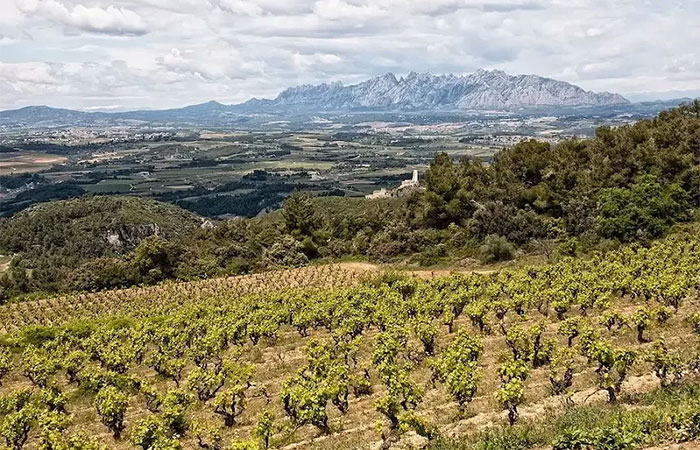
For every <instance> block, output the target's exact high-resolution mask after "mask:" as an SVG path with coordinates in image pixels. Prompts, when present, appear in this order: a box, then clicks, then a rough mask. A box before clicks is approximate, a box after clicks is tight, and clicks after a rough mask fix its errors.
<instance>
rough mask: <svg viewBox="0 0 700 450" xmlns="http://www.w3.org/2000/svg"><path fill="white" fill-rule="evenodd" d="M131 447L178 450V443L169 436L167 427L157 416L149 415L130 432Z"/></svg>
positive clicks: (144, 449) (146, 449) (147, 449)
mask: <svg viewBox="0 0 700 450" xmlns="http://www.w3.org/2000/svg"><path fill="white" fill-rule="evenodd" d="M130 440H131V443H132V444H133V445H136V446H139V447H141V448H142V449H143V450H161V449H162V450H179V449H180V448H181V447H180V443H179V442H178V441H177V440H176V439H173V438H171V437H170V436H169V434H168V427H167V425H166V424H165V423H164V422H163V419H161V418H160V417H158V416H155V415H149V416H147V417H146V418H144V419H141V421H139V422H138V423H137V424H136V426H134V428H133V429H132V430H131V436H130Z"/></svg>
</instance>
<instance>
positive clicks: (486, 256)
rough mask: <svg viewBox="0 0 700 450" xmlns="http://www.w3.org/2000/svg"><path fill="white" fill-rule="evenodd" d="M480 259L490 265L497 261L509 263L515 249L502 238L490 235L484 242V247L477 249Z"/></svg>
mask: <svg viewBox="0 0 700 450" xmlns="http://www.w3.org/2000/svg"><path fill="white" fill-rule="evenodd" d="M479 250H480V252H481V259H482V261H484V262H487V263H492V262H498V261H510V260H511V259H513V257H514V256H515V247H514V246H513V244H511V243H510V242H508V240H507V239H506V238H504V237H502V236H498V235H490V236H487V237H486V239H485V240H484V245H482V246H481V248H480V249H479Z"/></svg>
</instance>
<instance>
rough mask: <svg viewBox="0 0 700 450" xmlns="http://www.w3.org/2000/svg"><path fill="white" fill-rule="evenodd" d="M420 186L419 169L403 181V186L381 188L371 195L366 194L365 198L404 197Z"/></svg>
mask: <svg viewBox="0 0 700 450" xmlns="http://www.w3.org/2000/svg"><path fill="white" fill-rule="evenodd" d="M420 188H421V187H420V182H419V181H418V171H417V170H414V171H413V176H412V177H411V179H410V180H404V181H402V182H401V186H399V187H397V188H396V189H391V190H388V189H386V188H382V189H379V190H376V191H374V192H372V193H371V194H369V195H366V196H365V198H368V199H376V198H390V197H404V196H406V195H409V194H411V193H413V192H415V191H417V190H418V189H420Z"/></svg>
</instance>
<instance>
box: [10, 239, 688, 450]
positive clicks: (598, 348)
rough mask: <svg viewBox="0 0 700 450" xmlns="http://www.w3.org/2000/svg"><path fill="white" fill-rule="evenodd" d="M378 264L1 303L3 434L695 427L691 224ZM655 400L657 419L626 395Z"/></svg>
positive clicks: (639, 434)
mask: <svg viewBox="0 0 700 450" xmlns="http://www.w3.org/2000/svg"><path fill="white" fill-rule="evenodd" d="M365 268H366V267H365V266H362V265H354V266H353V265H350V266H318V267H309V268H305V269H296V270H293V271H284V272H270V273H267V274H258V275H252V276H246V277H234V278H230V279H216V280H203V281H198V282H191V283H166V284H163V285H158V286H154V287H146V288H131V289H127V290H120V291H107V292H103V293H96V294H76V295H72V296H67V297H55V298H49V299H45V300H37V301H29V302H23V303H11V304H7V305H4V306H2V307H0V308H1V309H0V317H2V323H3V324H5V331H6V335H5V337H4V338H3V339H2V342H4V348H5V350H3V352H4V355H5V357H4V358H5V359H4V361H5V363H4V364H5V365H4V367H6V369H5V373H6V375H5V376H4V378H3V380H2V382H3V385H2V388H0V393H1V394H2V395H3V396H4V397H3V398H5V399H15V400H7V401H12V402H15V403H4V404H7V405H13V404H14V405H15V406H10V408H16V412H15V413H13V414H14V415H13V416H9V415H8V416H6V419H5V421H6V422H5V423H6V424H7V423H8V422H7V420H10V419H8V418H9V417H12V420H17V421H20V423H24V424H26V426H27V428H26V430H28V431H27V435H26V439H27V440H26V443H25V444H23V445H20V446H16V442H17V441H16V440H15V439H20V440H22V439H24V438H23V435H22V432H19V435H18V434H17V433H14V434H13V432H10V431H8V430H9V429H8V428H7V425H6V426H5V427H4V428H2V429H3V430H4V432H3V436H2V437H3V438H4V439H5V440H6V441H7V442H8V443H9V444H10V445H13V444H12V443H13V442H15V448H36V447H37V446H39V445H41V443H42V442H43V443H45V442H59V443H60V442H62V440H64V439H68V440H70V439H74V440H80V439H83V438H81V436H83V433H84V434H86V435H88V436H93V437H94V438H95V440H96V443H95V445H99V443H101V444H102V445H105V446H107V447H109V448H116V449H120V448H124V449H127V448H134V447H142V448H180V447H182V448H187V449H194V448H225V447H226V448H228V447H229V446H232V447H231V448H251V449H253V448H267V447H270V448H285V449H293V448H305V449H306V448H311V449H322V448H329V447H332V448H338V449H354V448H376V447H378V446H384V447H383V448H389V447H393V446H396V447H397V448H411V446H412V445H413V446H414V447H412V448H419V447H423V446H425V445H436V446H443V447H442V448H445V447H444V446H448V447H447V448H450V447H449V446H451V445H458V443H459V442H464V443H467V442H476V441H478V440H479V439H480V436H482V438H483V435H480V434H479V433H483V432H486V431H487V430H490V431H489V433H492V434H491V436H492V438H493V439H495V438H496V437H497V436H500V437H499V439H501V438H503V439H506V438H507V439H514V437H513V436H516V435H517V433H522V432H523V430H526V429H530V430H537V428H538V426H539V425H538V424H540V423H541V421H542V420H545V422H543V423H545V424H549V425H547V426H548V427H549V428H546V427H545V428H543V429H548V430H549V434H546V433H544V434H542V433H541V434H539V435H538V434H537V432H536V431H535V432H532V431H531V432H529V433H530V434H529V435H528V436H529V437H527V439H526V438H522V439H521V441H523V442H525V441H527V442H529V444H523V443H522V442H521V443H520V444H519V445H520V447H518V448H530V447H532V446H535V445H536V444H549V443H551V442H553V441H557V442H558V443H559V444H558V445H565V444H562V442H566V439H570V438H571V433H572V431H571V430H568V429H567V430H563V429H561V430H560V429H555V428H553V425H552V424H553V423H565V422H566V420H569V421H571V420H572V419H571V417H572V416H573V417H578V419H576V420H579V421H583V420H584V419H583V417H584V415H583V411H584V410H583V409H581V408H589V410H590V411H598V413H597V414H599V417H597V418H595V419H593V418H590V417H589V418H588V419H586V420H588V423H589V425H590V427H589V428H585V429H582V430H581V431H580V434H579V435H576V436H578V437H577V438H578V439H581V440H584V439H589V440H591V442H599V441H596V439H599V438H598V437H596V436H598V435H594V434H590V435H588V434H586V433H587V432H589V431H591V432H592V431H595V430H597V429H600V430H601V433H605V430H606V428H605V427H606V426H610V423H619V422H615V420H619V421H623V420H624V421H629V425H626V426H625V428H621V429H619V430H618V431H617V433H618V434H619V436H618V435H617V434H616V435H615V436H617V437H613V439H619V440H622V442H629V444H627V445H629V447H623V448H631V447H635V446H639V445H642V444H645V443H648V444H657V443H664V442H674V441H686V440H689V439H693V438H694V437H698V434H697V431H693V430H696V428H693V427H694V426H695V425H694V422H693V421H694V420H695V419H694V418H693V417H697V413H698V411H697V408H698V405H697V402H696V401H693V400H691V398H692V397H693V396H694V395H696V394H694V392H696V391H695V390H694V389H695V388H694V386H695V385H696V383H697V382H698V380H697V377H696V375H695V370H696V368H697V357H698V353H697V351H698V344H700V336H698V335H697V332H698V330H700V328H699V326H700V314H699V313H700V308H699V307H698V304H697V280H696V278H695V277H696V274H697V270H698V268H700V243H698V241H697V240H696V239H695V238H694V237H692V236H691V235H687V234H681V235H677V236H671V237H668V238H666V239H664V240H662V241H659V242H657V243H655V244H654V245H652V246H651V247H650V248H648V249H644V248H639V247H636V246H632V247H623V248H621V249H620V250H617V251H613V252H610V253H607V254H601V255H597V256H595V257H593V259H591V260H584V259H582V260H573V259H565V260H562V261H561V262H558V263H554V264H550V265H545V266H539V267H535V266H532V267H525V268H522V269H510V270H502V271H500V272H495V273H491V274H468V273H467V274H461V275H459V274H455V275H451V276H446V277H445V276H443V277H438V278H432V279H430V278H428V279H423V278H419V277H414V276H412V275H411V274H405V275H402V274H401V273H396V272H394V273H385V274H382V275H378V276H377V273H376V272H374V271H372V273H364V269H365ZM369 269H372V268H371V267H369ZM370 275H371V276H370ZM272 280H275V282H272ZM49 393H52V394H51V395H52V396H49ZM13 395H14V397H13ZM17 396H20V397H17ZM674 396H675V397H674ZM23 398H24V399H26V400H21V399H23ZM673 398H676V399H678V400H676V401H673V400H672V399H673ZM42 399H43V400H42ZM47 399H48V400H47ZM52 399H53V400H52ZM56 399H58V400H56ZM680 399H683V400H680ZM679 401H680V403H679ZM47 402H48V403H47ZM56 402H58V404H59V406H58V407H57V406H56V405H55V404H56ZM645 402H653V403H648V404H649V405H650V406H648V407H646V409H645V411H646V412H645V413H644V416H643V420H644V421H645V422H644V423H646V425H644V426H642V425H641V424H639V422H635V420H637V421H638V420H639V418H640V417H642V416H639V415H638V414H637V415H630V414H627V413H621V412H619V411H625V408H624V407H623V408H622V409H621V410H620V409H616V408H619V406H615V405H628V408H633V407H634V405H635V404H637V405H644V404H645ZM52 405H53V406H52ZM606 405H608V406H606ZM55 408H58V409H55ZM109 408H112V409H109ZM693 408H695V409H693ZM107 411H115V412H112V413H108V412H107ZM615 411H618V412H615ZM567 414H568V416H566V415H567ZM625 414H627V415H625ZM667 414H672V417H673V418H674V419H673V420H672V421H668V420H666V417H664V415H667ZM694 414H695V415H694ZM47 416H48V417H52V418H53V419H52V420H54V421H53V422H50V424H49V425H47V424H46V422H45V420H47V419H46V417H47ZM563 417H569V419H564V418H563ZM615 417H618V419H614V418H615ZM606 420H607V422H606ZM56 421H58V424H56ZM509 423H510V424H511V425H509ZM606 424H607V425H606ZM635 424H638V425H635ZM616 426H617V425H616ZM47 427H48V428H47ZM601 427H602V428H601ZM635 427H636V428H635ZM649 427H651V428H649ZM645 430H646V431H645ZM540 431H541V430H540ZM513 433H516V434H513ZM567 433H568V434H567ZM18 436H19V437H18ZM504 436H505V437H504ZM508 436H510V438H508ZM52 439H53V440H54V441H51V440H52ZM543 439H550V441H549V442H545V441H543ZM616 442H617V441H616ZM156 444H157V447H154V445H156ZM54 445H55V444H54ZM84 445H87V444H85V443H84ZM465 445H466V444H465ZM504 445H505V446H504V447H495V448H504V449H505V448H512V447H509V446H508V445H506V444H504ZM595 445H596V447H594V448H601V449H602V448H608V447H601V446H598V444H595ZM416 446H417V447H416ZM559 448H575V447H565V446H564V447H559Z"/></svg>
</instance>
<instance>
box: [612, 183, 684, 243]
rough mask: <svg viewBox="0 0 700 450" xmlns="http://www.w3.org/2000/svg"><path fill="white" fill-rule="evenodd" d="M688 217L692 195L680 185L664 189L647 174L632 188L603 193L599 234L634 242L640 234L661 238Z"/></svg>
mask: <svg viewBox="0 0 700 450" xmlns="http://www.w3.org/2000/svg"><path fill="white" fill-rule="evenodd" d="M687 215H688V194H687V193H686V192H685V191H684V190H683V188H681V187H680V186H679V185H678V184H669V185H667V186H663V185H662V184H661V183H660V182H659V180H658V178H656V177H655V176H653V175H645V176H643V177H641V178H640V179H639V180H637V182H636V183H635V184H634V185H632V186H631V188H630V189H624V188H614V189H606V190H603V191H602V192H601V194H600V198H599V201H598V231H599V233H600V234H601V235H602V236H604V237H607V238H613V239H619V240H621V241H632V240H633V239H635V238H637V237H638V236H639V234H640V233H646V234H647V236H648V237H657V236H660V235H661V234H662V233H663V232H665V231H666V230H667V229H668V228H669V227H670V226H671V225H672V224H673V223H675V222H677V221H681V220H685V218H686V217H687Z"/></svg>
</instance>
